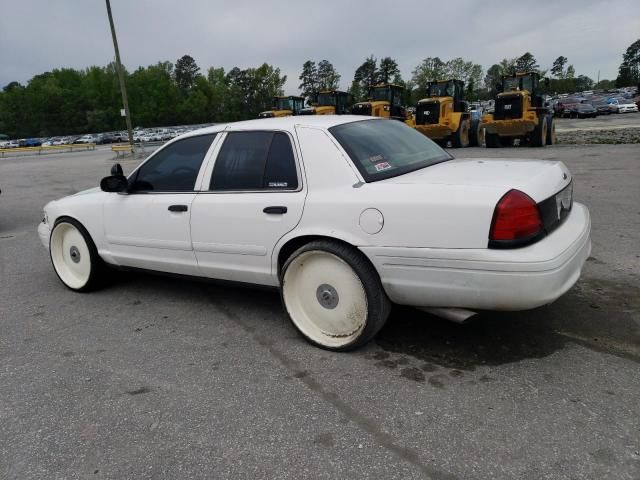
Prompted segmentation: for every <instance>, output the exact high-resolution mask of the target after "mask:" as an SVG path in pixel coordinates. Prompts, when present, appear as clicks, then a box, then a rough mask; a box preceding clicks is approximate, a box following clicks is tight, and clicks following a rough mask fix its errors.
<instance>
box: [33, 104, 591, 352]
mask: <svg viewBox="0 0 640 480" xmlns="http://www.w3.org/2000/svg"><path fill="white" fill-rule="evenodd" d="M572 187H573V184H572V178H571V174H570V173H569V171H568V170H567V168H566V167H565V166H564V165H563V164H562V163H561V162H556V161H543V160H497V159H486V158H479V159H464V160H455V159H453V158H452V157H451V156H450V155H449V154H448V153H447V152H446V151H444V150H443V149H441V148H440V147H439V146H437V145H436V144H435V143H434V142H432V141H431V140H429V139H427V137H425V136H423V135H422V134H420V133H418V132H417V131H415V130H414V129H412V128H410V127H408V126H407V125H405V124H403V123H401V122H397V121H392V120H382V119H375V118H370V117H362V116H308V117H283V118H273V119H260V120H251V121H246V122H239V123H232V124H228V125H216V126H214V127H209V128H205V129H202V130H197V131H193V132H190V133H188V134H185V135H182V136H180V137H178V138H176V139H174V140H172V141H171V142H169V143H167V144H166V145H165V146H163V147H162V148H160V149H159V150H157V151H156V152H155V153H154V154H152V155H151V156H150V157H149V158H148V159H147V160H146V161H144V162H143V163H142V164H141V165H139V166H138V167H137V168H136V169H135V170H134V171H133V173H131V174H130V175H129V176H128V177H125V176H123V175H122V169H121V168H119V165H115V166H114V168H112V175H111V176H108V177H105V178H104V179H103V180H102V181H101V188H94V189H91V190H87V191H84V192H80V193H78V194H76V195H72V196H70V197H65V198H63V199H61V200H57V201H53V202H50V203H48V204H47V205H46V206H45V214H44V219H43V222H42V223H41V224H40V226H39V228H38V232H39V234H40V238H41V240H42V243H43V244H44V245H45V247H47V248H48V249H49V252H50V256H51V260H52V264H53V267H54V269H55V272H56V273H57V275H58V277H59V278H60V280H61V281H62V283H64V284H65V285H66V286H67V287H69V288H70V289H72V290H77V291H87V290H91V289H93V288H95V287H96V286H98V285H99V284H100V281H101V280H102V279H103V277H104V275H103V272H104V268H105V267H107V266H110V265H113V266H118V267H124V268H133V269H144V270H153V271H161V272H170V273H174V274H178V275H189V276H197V277H208V278H214V279H221V280H230V281H235V282H243V283H251V284H259V285H268V286H273V287H278V288H280V291H281V294H282V301H283V305H284V308H285V310H286V312H287V314H288V316H289V318H290V319H291V321H292V323H293V324H294V325H295V327H296V328H297V329H298V330H299V331H300V332H301V333H302V335H303V336H304V337H305V338H306V339H307V340H309V341H311V342H312V343H314V344H316V345H319V346H321V347H324V348H328V349H333V350H347V349H351V348H355V347H358V346H360V345H363V344H364V343H366V342H367V341H369V340H370V339H371V338H372V337H373V336H374V335H375V334H376V333H377V332H378V331H379V330H380V328H381V327H382V325H383V324H384V322H385V321H386V319H387V316H388V314H389V311H390V308H391V304H392V302H395V303H398V304H402V305H411V306H415V307H418V308H422V309H426V310H430V311H432V312H436V313H438V314H440V315H442V316H444V317H447V318H450V319H455V318H458V319H463V318H466V317H468V316H469V315H472V314H473V313H474V312H475V311H477V310H525V309H531V308H535V307H538V306H541V305H545V304H548V303H551V302H553V301H554V300H555V299H557V298H558V297H560V296H561V295H562V294H563V293H565V292H566V291H567V290H568V289H569V288H570V287H571V286H572V285H573V284H574V283H575V282H576V281H577V279H578V277H579V275H580V271H581V269H582V266H583V264H584V262H585V260H586V259H587V257H588V256H589V253H590V250H591V242H590V220H589V212H588V210H587V208H586V207H584V206H583V205H581V204H579V203H574V202H573V201H572Z"/></svg>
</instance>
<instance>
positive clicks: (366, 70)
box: [353, 55, 378, 92]
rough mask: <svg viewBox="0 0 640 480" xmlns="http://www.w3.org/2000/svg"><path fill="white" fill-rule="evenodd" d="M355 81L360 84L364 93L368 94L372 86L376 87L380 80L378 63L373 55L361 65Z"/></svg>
mask: <svg viewBox="0 0 640 480" xmlns="http://www.w3.org/2000/svg"><path fill="white" fill-rule="evenodd" d="M353 80H354V81H356V82H358V83H359V84H360V89H361V90H362V91H363V92H368V91H369V87H370V86H371V85H375V84H376V83H377V80H378V61H377V60H376V58H375V57H374V56H373V55H371V56H369V57H367V59H366V60H365V61H364V62H363V63H362V65H360V66H359V67H358V68H357V69H356V72H355V74H354V75H353Z"/></svg>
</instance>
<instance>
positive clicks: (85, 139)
mask: <svg viewBox="0 0 640 480" xmlns="http://www.w3.org/2000/svg"><path fill="white" fill-rule="evenodd" d="M74 143H98V137H97V136H96V135H83V136H82V137H80V138H77V139H76V140H75V142H74Z"/></svg>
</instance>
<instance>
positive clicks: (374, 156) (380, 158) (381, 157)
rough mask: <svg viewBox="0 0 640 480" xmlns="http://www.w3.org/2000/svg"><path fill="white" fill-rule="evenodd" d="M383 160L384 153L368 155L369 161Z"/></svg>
mask: <svg viewBox="0 0 640 480" xmlns="http://www.w3.org/2000/svg"><path fill="white" fill-rule="evenodd" d="M383 160H384V155H380V154H378V155H373V156H371V157H369V161H370V162H371V163H378V162H382V161H383Z"/></svg>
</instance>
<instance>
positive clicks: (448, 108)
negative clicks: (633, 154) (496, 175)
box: [406, 79, 482, 148]
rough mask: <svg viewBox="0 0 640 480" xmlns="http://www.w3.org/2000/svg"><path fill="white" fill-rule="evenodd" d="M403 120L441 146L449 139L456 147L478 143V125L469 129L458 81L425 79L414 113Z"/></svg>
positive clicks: (469, 115)
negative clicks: (426, 84)
mask: <svg viewBox="0 0 640 480" xmlns="http://www.w3.org/2000/svg"><path fill="white" fill-rule="evenodd" d="M406 123H407V124H408V125H409V126H411V127H413V128H415V129H416V130H418V131H419V132H420V133H422V134H423V135H426V136H427V137H429V138H430V139H432V140H434V141H436V142H437V143H440V144H443V145H445V146H446V144H447V143H448V142H449V141H451V145H452V146H453V147H457V148H460V147H468V146H469V145H477V144H478V143H479V142H480V143H482V140H481V139H480V138H481V132H480V131H479V126H478V124H477V123H476V124H474V128H473V129H472V121H471V113H470V112H469V108H468V104H467V102H465V101H464V82H463V81H462V80H454V79H451V80H438V81H435V82H429V84H428V87H427V97H426V98H423V99H422V100H420V101H419V102H418V104H417V105H416V112H415V114H414V115H412V117H411V118H410V119H408V120H407V121H406Z"/></svg>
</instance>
